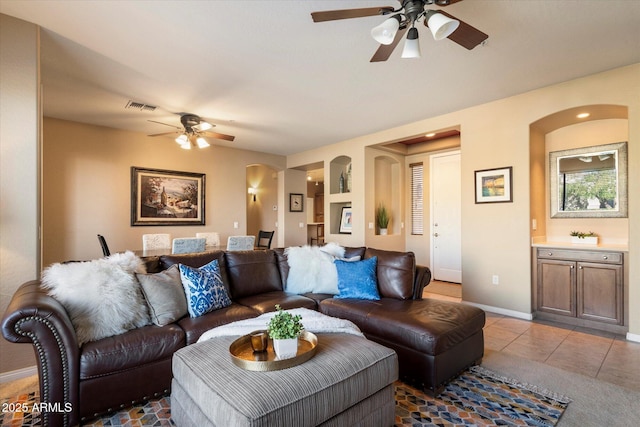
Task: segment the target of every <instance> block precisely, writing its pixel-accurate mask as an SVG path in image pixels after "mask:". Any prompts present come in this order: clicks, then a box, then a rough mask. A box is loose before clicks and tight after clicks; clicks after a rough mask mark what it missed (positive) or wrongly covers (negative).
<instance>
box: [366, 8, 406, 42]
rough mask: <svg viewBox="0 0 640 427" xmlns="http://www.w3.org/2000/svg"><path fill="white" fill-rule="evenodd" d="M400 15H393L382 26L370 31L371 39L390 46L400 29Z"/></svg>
mask: <svg viewBox="0 0 640 427" xmlns="http://www.w3.org/2000/svg"><path fill="white" fill-rule="evenodd" d="M400 19H401V18H400V15H393V16H392V17H391V18H388V19H386V20H385V21H384V22H383V23H382V24H380V25H378V26H377V27H374V28H372V29H371V37H373V39H374V40H375V41H377V42H378V43H380V44H384V45H390V44H391V43H393V39H394V38H395V37H396V33H397V32H398V28H400Z"/></svg>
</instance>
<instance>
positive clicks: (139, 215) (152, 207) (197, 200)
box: [131, 166, 205, 226]
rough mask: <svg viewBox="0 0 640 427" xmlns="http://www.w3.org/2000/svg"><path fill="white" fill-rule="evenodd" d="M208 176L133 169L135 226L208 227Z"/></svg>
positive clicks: (132, 192) (132, 209) (132, 218)
mask: <svg viewBox="0 0 640 427" xmlns="http://www.w3.org/2000/svg"><path fill="white" fill-rule="evenodd" d="M204 184H205V174H203V173H193V172H178V171H170V170H161V169H145V168H138V167H135V166H134V167H132V168H131V225H133V226H135V225H204V223H205V221H204V194H205V193H204Z"/></svg>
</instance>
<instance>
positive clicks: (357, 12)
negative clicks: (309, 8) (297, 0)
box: [311, 6, 394, 22]
mask: <svg viewBox="0 0 640 427" xmlns="http://www.w3.org/2000/svg"><path fill="white" fill-rule="evenodd" d="M393 11H394V8H392V7H391V6H382V7H365V8H362V9H343V10H325V11H322V12H311V18H312V19H313V22H325V21H335V20H338V19H350V18H362V17H364V16H375V15H384V14H385V13H389V12H393Z"/></svg>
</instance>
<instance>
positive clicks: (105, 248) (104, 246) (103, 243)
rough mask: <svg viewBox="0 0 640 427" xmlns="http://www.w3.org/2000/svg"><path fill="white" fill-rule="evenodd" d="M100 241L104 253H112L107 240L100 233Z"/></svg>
mask: <svg viewBox="0 0 640 427" xmlns="http://www.w3.org/2000/svg"><path fill="white" fill-rule="evenodd" d="M98 241H99V242H100V247H101V248H102V254H103V255H104V256H109V255H111V252H110V251H109V246H107V241H106V240H105V238H104V236H103V235H102V234H98Z"/></svg>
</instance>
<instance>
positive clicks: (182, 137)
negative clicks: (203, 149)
mask: <svg viewBox="0 0 640 427" xmlns="http://www.w3.org/2000/svg"><path fill="white" fill-rule="evenodd" d="M176 142H177V143H178V144H180V145H184V144H186V143H188V142H189V138H188V137H187V135H186V134H184V133H183V134H182V135H180V136H179V137H177V138H176Z"/></svg>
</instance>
